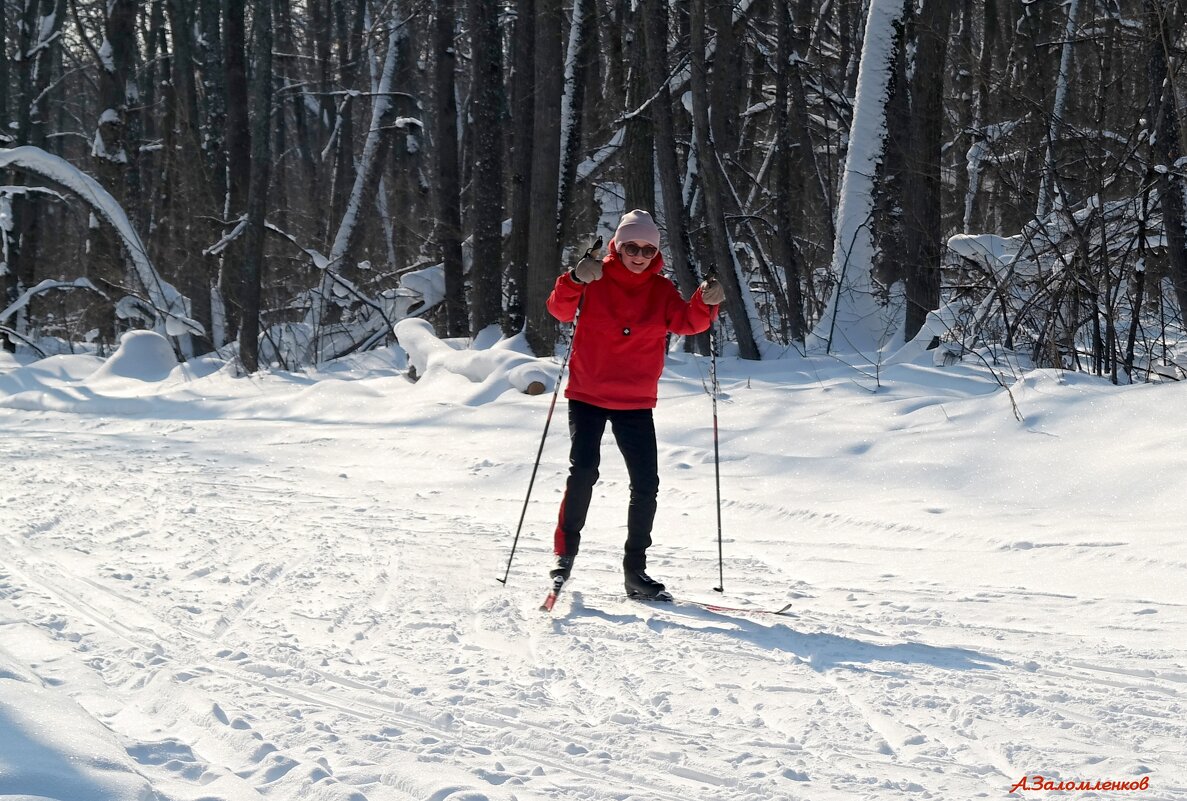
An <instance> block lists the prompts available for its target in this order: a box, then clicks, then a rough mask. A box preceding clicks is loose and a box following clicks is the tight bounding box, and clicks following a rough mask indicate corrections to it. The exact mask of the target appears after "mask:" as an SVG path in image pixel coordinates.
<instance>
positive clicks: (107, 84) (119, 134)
mask: <svg viewBox="0 0 1187 801" xmlns="http://www.w3.org/2000/svg"><path fill="white" fill-rule="evenodd" d="M139 7H140V3H138V2H136V0H115V1H114V2H112V3H109V4H108V6H107V18H106V21H105V25H104V31H103V45H102V48H101V50H100V52H101V53H102V54H104V55H105V57H106V60H105V61H104V62H103V63H101V64H100V65H99V109H100V111H99V124H98V126H97V128H96V131H95V140H94V142H93V143H92V146H91V159H92V164H93V165H94V169H95V177H96V178H97V179H98V180H99V182H100V183H101V184H103V187H104V188H105V189H106V190H107V191H108V192H110V193H111V196H112V197H114V198H115V199H116V201H117V202H118V203H119V204H120V206H121V207H126V206H127V198H128V197H129V196H130V195H131V192H130V190H132V189H133V187H130V186H128V171H129V169H130V167H131V166H132V162H133V161H134V160H135V158H136V152H137V149H136V148H135V146H134V143H130V142H128V140H127V136H126V132H127V127H128V114H129V108H130V107H132V106H135V105H137V104H138V98H136V97H129V96H128V94H129V90H131V91H132V93H133V94H135V84H134V82H133V81H134V78H133V75H132V71H133V69H134V66H135V64H134V61H135V54H136V16H137V11H138V9H139ZM90 233H91V242H90V245H91V247H90V258H89V259H88V260H87V269H86V275H87V277H88V278H90V279H91V280H92V281H93V282H94V284H95V286H97V287H99V288H100V289H103V290H104V291H110V290H111V289H112V288H113V287H118V286H121V285H123V284H124V260H123V253H122V250H121V246H120V243H119V242H118V241H117V237H116V235H115V233H114V232H113V231H111V230H108V229H105V228H93V229H91V231H90ZM85 325H86V326H87V328H88V329H97V330H98V331H99V340H100V342H103V343H113V342H114V341H115V318H114V315H112V314H111V310H110V309H105V308H100V307H98V306H91V307H90V308H89V309H88V313H87V315H86V323H85Z"/></svg>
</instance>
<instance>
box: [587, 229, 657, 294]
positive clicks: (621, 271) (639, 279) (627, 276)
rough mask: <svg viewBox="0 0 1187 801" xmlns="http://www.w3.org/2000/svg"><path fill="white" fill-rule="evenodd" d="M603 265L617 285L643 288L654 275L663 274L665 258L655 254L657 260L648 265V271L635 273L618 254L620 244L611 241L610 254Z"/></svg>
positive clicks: (603, 260)
mask: <svg viewBox="0 0 1187 801" xmlns="http://www.w3.org/2000/svg"><path fill="white" fill-rule="evenodd" d="M602 265H603V266H604V268H605V270H606V275H607V276H608V277H609V278H611V279H612V280H613V281H614V282H615V283H616V284H621V285H623V286H628V287H635V286H642V285H643V284H645V283H647V281H648V280H649V279H650V278H651V277H652V276H653V275H659V274H660V273H661V272H663V269H664V256H663V254H662V253H657V254H655V258H654V259H652V260H651V264H648V265H647V269H646V270H644V271H643V272H641V273H633V272H631V271H630V270H629V269H628V268H627V266H626V265H625V264H623V262H622V257H621V256H620V255H619V254H618V243H617V242H615V241H614V240H613V239H611V240H610V252H609V253H608V254H606V257H605V258H604V259H602Z"/></svg>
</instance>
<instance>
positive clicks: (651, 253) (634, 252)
mask: <svg viewBox="0 0 1187 801" xmlns="http://www.w3.org/2000/svg"><path fill="white" fill-rule="evenodd" d="M622 252H623V255H626V256H630V257H631V258H632V259H633V258H635V257H636V256H642V257H643V258H645V259H654V258H655V254H656V253H659V248H657V247H656V246H655V245H636V244H635V243H634V242H627V243H626V244H625V245H623V246H622Z"/></svg>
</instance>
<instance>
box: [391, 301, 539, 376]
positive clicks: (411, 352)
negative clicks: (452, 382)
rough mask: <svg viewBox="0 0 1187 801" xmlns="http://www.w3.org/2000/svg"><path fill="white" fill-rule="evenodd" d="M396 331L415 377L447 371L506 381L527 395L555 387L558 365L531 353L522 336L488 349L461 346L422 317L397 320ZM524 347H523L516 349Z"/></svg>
mask: <svg viewBox="0 0 1187 801" xmlns="http://www.w3.org/2000/svg"><path fill="white" fill-rule="evenodd" d="M395 334H396V340H397V341H398V342H399V343H400V347H402V348H403V349H404V350H405V352H407V354H408V362H409V365H410V368H411V369H410V371H409V372H410V373H412V374H413V380H419V379H420V378H424V377H425V376H427V375H429V374H430V373H432V372H434V371H439V370H443V371H445V372H449V373H454V374H456V375H461V376H465V377H466V378H468V379H469V380H470V381H473V382H475V383H480V384H492V383H498V382H504V383H505V384H506V385H507V387H508V388H512V387H513V388H515V389H517V390H519V391H520V392H523V393H525V394H527V395H540V394H542V393H544V392H547V391H548V390H550V389H552V388H553V387H554V386H555V383H554V382H555V381H556V379H557V377H556V375H555V374H554V373H555V367H553V366H552V365H548V364H546V363H545V362H542V361H541V360H540V359H537V358H536V357H535V356H532V355H531V354H529V353H527V352H526V350H527V346H526V344H525V343H524V342H523V341H522V337H516V338H513V339H503V340H500V341H498V342H496V343H495V344H494V345H493V346H491V347H490V348H485V349H478V350H474V349H472V348H460V347H455V346H454V345H452V344H450V343H449V342H445V341H442V340H440V339H438V338H437V335H436V333H435V332H434V331H433V326H431V325H430V324H429V323H427V322H425V321H424V320H421V319H419V318H409V319H405V320H401V321H400V322H398V323H396V326H395ZM455 341H456V340H455ZM520 347H522V348H523V350H517V349H516V348H520Z"/></svg>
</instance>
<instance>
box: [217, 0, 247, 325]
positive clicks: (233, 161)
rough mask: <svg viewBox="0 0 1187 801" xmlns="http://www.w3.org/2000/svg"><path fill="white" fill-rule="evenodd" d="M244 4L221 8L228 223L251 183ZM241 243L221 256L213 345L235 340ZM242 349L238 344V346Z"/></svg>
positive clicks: (238, 0)
mask: <svg viewBox="0 0 1187 801" xmlns="http://www.w3.org/2000/svg"><path fill="white" fill-rule="evenodd" d="M246 14H247V4H246V0H225V2H224V4H223V47H224V51H225V53H226V59H225V61H226V70H227V72H226V75H227V134H226V141H227V166H226V170H227V195H226V198H225V199H224V201H223V203H224V208H223V214H224V215H225V216H226V218H227V220H228V221H231V222H232V223H233V222H234V221H235V220H237V219H238V218H239V217H241V216H242V215H244V214H245V213H246V212H247V195H248V187H249V184H250V181H251V150H252V142H251V129H250V122H249V120H248V114H247V109H248V84H247V50H246V41H245V40H246V35H247V34H246V28H245V25H246ZM243 247H244V245H243V240H242V239H239V240H236V241H235V242H232V243H231V244H230V245H229V246H228V247H227V249H226V250H225V251H224V252H223V261H222V267H221V269H220V271H219V279H218V289H219V295H220V296H221V298H222V301H223V312H224V315H225V322H224V330H223V331H222V332H221V337H220V335H219V333H217V332H216V333H215V341H216V342H217V341H219V340H220V339H221V341H223V342H229V341H232V340H234V339H235V338H236V337H237V336H238V332H239V325H240V320H241V318H242V308H241V307H240V303H241V302H242V299H243V297H244V296H245V295H244V285H243V278H244V275H245V273H244V270H243V266H242V264H243V259H244V250H243ZM240 347H242V343H240Z"/></svg>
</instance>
